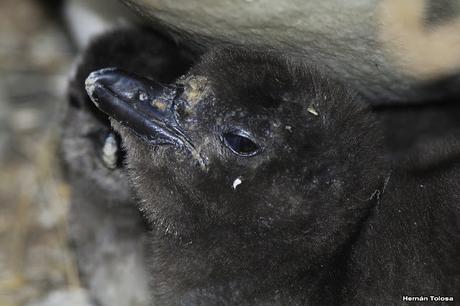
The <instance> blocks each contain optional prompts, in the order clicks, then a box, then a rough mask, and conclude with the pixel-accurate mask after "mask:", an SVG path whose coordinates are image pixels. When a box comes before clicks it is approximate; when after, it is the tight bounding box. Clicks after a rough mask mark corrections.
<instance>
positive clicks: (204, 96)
mask: <svg viewBox="0 0 460 306" xmlns="http://www.w3.org/2000/svg"><path fill="white" fill-rule="evenodd" d="M140 75H142V73H141V74H140ZM86 88H87V91H88V94H89V96H90V97H91V99H92V101H93V102H94V103H95V105H96V106H97V107H98V108H99V109H100V110H102V111H103V112H104V113H106V114H107V115H108V116H110V118H111V122H112V125H113V127H114V129H115V131H117V132H118V133H119V134H120V135H121V138H122V143H123V146H124V149H125V151H126V163H127V165H128V173H129V176H130V181H131V183H132V185H133V187H134V189H135V192H136V194H137V196H138V198H139V199H140V201H139V205H140V209H141V210H142V212H143V214H144V216H145V217H146V219H147V221H148V222H149V224H150V225H151V227H152V229H153V230H152V233H151V237H150V241H151V250H152V253H150V254H149V260H150V261H151V269H150V275H151V278H152V287H151V290H152V294H153V296H154V300H155V302H156V303H158V305H175V304H193V305H224V304H225V305H254V304H270V305H299V304H308V305H329V304H336V303H338V300H339V296H340V292H341V290H342V288H341V286H342V280H343V278H344V275H345V271H344V269H345V266H346V265H345V264H344V263H345V261H346V257H347V250H348V247H349V244H351V243H352V242H353V241H354V239H355V238H356V236H357V235H358V233H359V229H360V225H361V223H362V222H363V220H365V218H366V217H367V216H368V214H369V213H370V211H371V209H372V207H373V206H374V205H375V203H376V202H377V200H378V196H377V195H378V193H379V190H380V192H381V189H382V186H383V185H384V181H385V178H386V176H387V169H386V167H385V163H384V161H383V159H382V157H381V152H382V143H383V141H382V137H381V135H380V132H379V129H378V126H377V124H376V121H375V119H374V118H373V116H372V115H371V113H370V112H369V110H368V109H367V108H366V107H365V106H363V104H362V103H361V101H360V100H359V99H358V97H357V96H356V95H355V94H354V93H353V92H352V91H351V90H350V89H348V88H347V87H346V86H345V85H343V84H342V83H340V82H338V81H335V80H331V79H329V78H327V77H325V76H323V75H322V74H321V73H320V72H318V71H317V70H315V69H313V68H311V67H306V66H304V65H301V64H298V63H295V62H293V61H289V60H286V59H284V58H282V57H277V56H274V55H268V54H262V53H256V52H249V51H245V50H239V49H235V50H219V51H214V52H211V53H209V54H208V55H206V56H205V57H204V58H203V59H202V60H201V61H200V62H199V63H198V64H197V65H195V66H194V67H193V68H192V69H191V70H190V71H189V72H188V73H187V74H186V75H185V76H183V77H181V78H180V79H178V80H177V81H176V82H175V83H173V84H160V83H158V82H155V81H152V80H151V79H149V78H144V77H140V76H137V75H133V74H130V73H127V72H124V71H123V70H122V69H118V68H108V69H102V70H99V71H96V72H93V73H91V74H90V76H89V77H88V78H87V80H86Z"/></svg>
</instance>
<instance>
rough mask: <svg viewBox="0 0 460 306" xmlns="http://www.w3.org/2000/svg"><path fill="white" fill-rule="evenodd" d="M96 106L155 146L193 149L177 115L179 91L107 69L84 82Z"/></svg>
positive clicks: (115, 69)
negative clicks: (175, 108) (175, 106)
mask: <svg viewBox="0 0 460 306" xmlns="http://www.w3.org/2000/svg"><path fill="white" fill-rule="evenodd" d="M85 85H86V91H87V93H88V95H89V97H90V98H91V100H92V101H93V103H94V104H95V105H96V106H97V107H98V108H99V109H100V110H101V111H102V112H104V113H106V114H107V115H108V116H109V117H111V118H113V119H115V120H116V121H118V122H120V123H121V124H122V125H124V126H125V127H127V128H129V129H131V130H132V131H133V132H135V133H136V134H137V135H138V136H140V137H142V138H143V139H146V140H147V141H150V142H152V143H154V144H174V145H185V146H191V143H190V141H189V140H188V139H187V137H186V136H185V135H184V133H183V132H182V131H181V129H180V127H179V125H178V124H177V121H176V119H175V114H174V98H175V96H176V88H175V87H173V86H167V85H162V84H159V83H156V82H154V81H152V80H149V79H146V78H142V77H139V76H136V75H133V74H129V73H126V72H123V71H121V70H119V69H117V68H106V69H101V70H98V71H95V72H92V73H91V74H90V75H89V76H88V78H87V79H86V82H85Z"/></svg>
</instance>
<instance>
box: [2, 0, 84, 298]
mask: <svg viewBox="0 0 460 306" xmlns="http://www.w3.org/2000/svg"><path fill="white" fill-rule="evenodd" d="M73 58H74V52H73V50H72V48H71V46H70V44H69V42H68V41H67V40H66V36H65V35H64V31H63V27H62V26H60V25H59V24H58V23H56V22H55V21H53V19H52V18H50V17H49V15H47V11H45V10H43V8H42V7H41V5H40V2H39V1H33V0H19V1H18V0H1V1H0V306H16V305H34V306H35V305H65V304H67V305H84V304H85V303H86V297H85V294H84V291H82V290H80V288H79V279H78V274H77V271H76V268H75V265H74V258H73V257H72V252H71V250H70V249H69V246H68V241H67V238H66V237H67V234H66V228H67V227H66V215H67V207H68V199H69V188H68V186H66V184H65V183H63V182H62V180H61V175H60V173H59V161H58V158H57V155H56V150H55V149H56V142H57V141H56V140H57V137H58V135H59V128H58V122H59V119H60V113H61V111H62V107H63V103H64V102H65V97H64V93H65V88H66V80H67V77H68V75H69V71H70V67H71V63H72V60H73ZM62 301H66V303H65V304H63V302H62Z"/></svg>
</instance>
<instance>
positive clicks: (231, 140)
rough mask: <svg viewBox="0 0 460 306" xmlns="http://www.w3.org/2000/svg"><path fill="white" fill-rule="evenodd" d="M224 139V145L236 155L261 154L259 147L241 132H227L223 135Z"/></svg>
mask: <svg viewBox="0 0 460 306" xmlns="http://www.w3.org/2000/svg"><path fill="white" fill-rule="evenodd" d="M222 139H223V141H224V144H225V145H226V146H227V147H228V148H229V149H230V150H231V151H232V152H233V153H235V154H238V155H241V156H253V155H255V154H257V153H258V152H259V146H258V145H257V144H256V143H255V142H254V141H252V140H251V139H250V138H249V137H248V136H246V135H244V134H243V133H241V132H239V131H232V132H225V133H223V134H222Z"/></svg>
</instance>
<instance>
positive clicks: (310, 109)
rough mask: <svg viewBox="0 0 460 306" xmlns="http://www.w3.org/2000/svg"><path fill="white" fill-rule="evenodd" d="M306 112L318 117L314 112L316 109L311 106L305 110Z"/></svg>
mask: <svg viewBox="0 0 460 306" xmlns="http://www.w3.org/2000/svg"><path fill="white" fill-rule="evenodd" d="M307 111H308V112H309V113H310V114H313V115H315V116H318V115H319V114H318V112H317V111H316V109H315V108H314V107H313V106H311V105H310V106H309V107H308V108H307Z"/></svg>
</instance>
